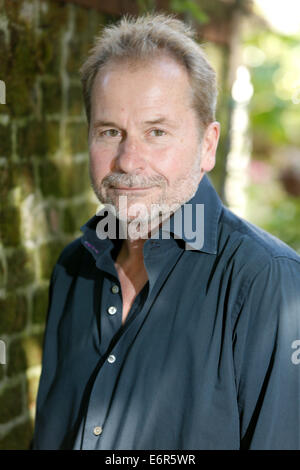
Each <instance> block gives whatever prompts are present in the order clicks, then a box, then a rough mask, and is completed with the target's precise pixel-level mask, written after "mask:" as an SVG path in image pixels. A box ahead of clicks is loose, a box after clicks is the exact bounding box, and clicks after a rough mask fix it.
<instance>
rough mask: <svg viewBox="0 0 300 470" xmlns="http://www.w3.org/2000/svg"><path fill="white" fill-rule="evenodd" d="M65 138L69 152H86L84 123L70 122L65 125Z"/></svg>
mask: <svg viewBox="0 0 300 470" xmlns="http://www.w3.org/2000/svg"><path fill="white" fill-rule="evenodd" d="M67 140H68V147H69V148H70V152H71V153H72V154H73V155H74V154H76V153H85V152H86V153H87V152H88V130H87V125H86V124H85V123H70V124H68V126H67Z"/></svg>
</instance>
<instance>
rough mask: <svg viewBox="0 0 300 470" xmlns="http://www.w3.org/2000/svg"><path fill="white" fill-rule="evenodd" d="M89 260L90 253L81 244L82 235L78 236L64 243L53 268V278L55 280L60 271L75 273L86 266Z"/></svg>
mask: <svg viewBox="0 0 300 470" xmlns="http://www.w3.org/2000/svg"><path fill="white" fill-rule="evenodd" d="M89 261H91V255H90V254H89V253H88V251H87V250H86V249H85V247H84V246H83V245H82V236H81V237H78V238H76V239H75V240H73V241H72V242H71V243H69V244H68V245H66V246H65V248H64V249H63V250H62V252H61V253H60V255H59V257H58V260H57V262H56V265H55V267H54V270H53V279H54V280H55V278H56V277H57V275H58V273H59V272H62V271H63V272H67V273H68V274H70V275H75V274H76V273H78V272H79V271H80V270H81V269H82V268H83V267H86V266H87V264H89Z"/></svg>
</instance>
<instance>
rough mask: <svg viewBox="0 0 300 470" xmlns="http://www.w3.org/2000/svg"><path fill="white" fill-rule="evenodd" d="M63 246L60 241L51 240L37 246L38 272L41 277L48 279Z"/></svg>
mask: <svg viewBox="0 0 300 470" xmlns="http://www.w3.org/2000/svg"><path fill="white" fill-rule="evenodd" d="M64 247H65V243H62V242H61V241H52V242H49V243H45V244H44V245H41V246H40V247H39V260H40V272H41V277H42V279H46V280H49V279H50V277H51V273H52V270H53V268H54V265H55V264H56V262H57V259H58V257H59V255H60V253H61V251H62V249H63V248H64Z"/></svg>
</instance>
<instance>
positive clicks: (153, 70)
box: [91, 55, 192, 107]
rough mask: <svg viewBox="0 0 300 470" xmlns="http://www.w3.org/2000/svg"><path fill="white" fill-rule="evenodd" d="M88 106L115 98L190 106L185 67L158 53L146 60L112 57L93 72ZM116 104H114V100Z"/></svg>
mask: <svg viewBox="0 0 300 470" xmlns="http://www.w3.org/2000/svg"><path fill="white" fill-rule="evenodd" d="M91 98H92V99H91V105H92V107H93V103H94V104H95V106H96V103H99V104H100V103H101V106H104V107H105V106H106V107H108V106H113V104H114V103H115V102H116V101H117V100H118V99H119V100H122V101H123V102H125V101H126V98H127V99H128V102H129V103H130V104H132V103H133V102H134V101H135V102H136V101H137V100H140V104H141V106H142V104H143V103H145V102H147V101H148V102H149V105H151V102H153V105H154V104H155V103H156V104H157V105H159V104H160V103H161V105H167V104H168V102H169V103H170V105H171V104H172V102H175V101H176V103H178V104H179V103H180V102H181V103H182V105H183V106H184V107H191V106H192V88H191V85H190V80H189V75H188V73H187V70H186V68H185V67H184V66H183V65H182V64H179V63H178V62H177V61H176V60H174V59H173V58H172V57H169V56H167V55H160V56H156V57H153V58H149V59H148V60H145V59H143V60H133V59H125V58H122V59H120V60H116V59H114V60H113V61H110V62H108V63H107V64H105V66H104V67H102V68H101V69H100V70H99V71H98V72H97V74H96V76H95V79H94V83H93V90H92V96H91ZM115 104H116V103H115Z"/></svg>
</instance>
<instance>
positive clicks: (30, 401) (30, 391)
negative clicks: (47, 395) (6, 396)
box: [26, 377, 39, 410]
mask: <svg viewBox="0 0 300 470" xmlns="http://www.w3.org/2000/svg"><path fill="white" fill-rule="evenodd" d="M26 385H27V387H26V395H27V397H26V398H27V407H28V409H29V410H33V409H34V407H35V403H36V397H37V393H38V387H39V377H30V378H29V379H27V384H26Z"/></svg>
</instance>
